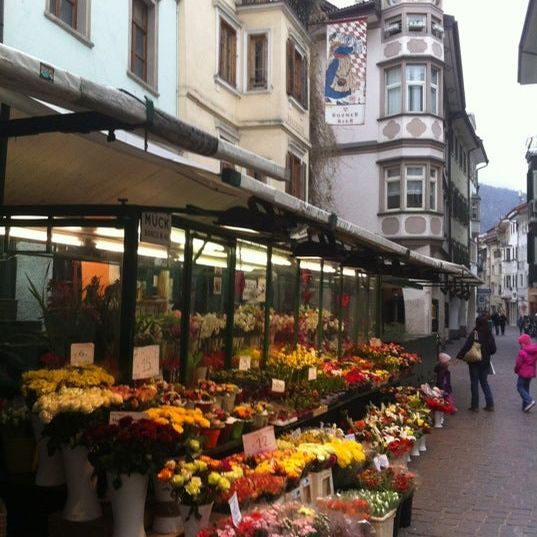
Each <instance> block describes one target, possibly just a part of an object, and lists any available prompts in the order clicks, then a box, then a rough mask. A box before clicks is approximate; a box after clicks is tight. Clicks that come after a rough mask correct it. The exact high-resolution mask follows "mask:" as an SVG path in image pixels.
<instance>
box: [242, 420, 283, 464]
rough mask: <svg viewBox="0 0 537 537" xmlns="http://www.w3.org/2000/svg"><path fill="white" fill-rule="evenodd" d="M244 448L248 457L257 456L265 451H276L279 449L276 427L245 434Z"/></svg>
mask: <svg viewBox="0 0 537 537" xmlns="http://www.w3.org/2000/svg"><path fill="white" fill-rule="evenodd" d="M242 446H243V448H244V454H245V455H246V456H247V457H251V456H253V455H257V454H258V453H261V452H263V451H274V450H275V449H276V447H277V446H276V437H275V436H274V427H264V428H263V429H259V431H254V432H253V433H248V434H243V435H242Z"/></svg>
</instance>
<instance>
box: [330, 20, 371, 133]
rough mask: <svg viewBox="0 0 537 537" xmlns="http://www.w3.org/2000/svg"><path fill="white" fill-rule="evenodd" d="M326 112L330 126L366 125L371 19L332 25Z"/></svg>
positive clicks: (346, 21)
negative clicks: (367, 65) (368, 29)
mask: <svg viewBox="0 0 537 537" xmlns="http://www.w3.org/2000/svg"><path fill="white" fill-rule="evenodd" d="M326 51H327V59H328V60H327V68H326V79H325V89H324V95H325V111H326V122H327V123H328V124H329V125H363V123H364V116H365V89H366V84H365V80H366V62H367V18H366V17H361V18H359V19H355V20H345V21H340V22H335V23H333V24H330V25H328V27H327V32H326Z"/></svg>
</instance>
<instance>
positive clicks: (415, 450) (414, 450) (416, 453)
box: [410, 440, 420, 457]
mask: <svg viewBox="0 0 537 537" xmlns="http://www.w3.org/2000/svg"><path fill="white" fill-rule="evenodd" d="M410 454H411V455H412V456H413V457H419V456H420V450H419V447H418V441H417V440H416V441H415V442H414V444H413V445H412V451H411V452H410Z"/></svg>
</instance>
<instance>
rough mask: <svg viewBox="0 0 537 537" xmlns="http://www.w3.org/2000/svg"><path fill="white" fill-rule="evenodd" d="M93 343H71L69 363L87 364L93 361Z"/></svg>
mask: <svg viewBox="0 0 537 537" xmlns="http://www.w3.org/2000/svg"><path fill="white" fill-rule="evenodd" d="M94 355H95V345H94V344H93V343H73V344H71V365H88V364H92V363H93V356H94Z"/></svg>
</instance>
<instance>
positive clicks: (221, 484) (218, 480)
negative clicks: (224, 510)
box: [207, 472, 231, 492]
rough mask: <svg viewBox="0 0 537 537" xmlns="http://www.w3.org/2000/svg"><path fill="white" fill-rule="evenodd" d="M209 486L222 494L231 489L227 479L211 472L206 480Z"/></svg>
mask: <svg viewBox="0 0 537 537" xmlns="http://www.w3.org/2000/svg"><path fill="white" fill-rule="evenodd" d="M207 482H208V483H209V485H211V486H213V487H216V488H217V489H218V490H220V491H222V492H226V491H228V490H229V488H230V487H231V482H230V481H229V479H228V478H227V477H225V476H223V475H222V474H219V473H218V472H211V473H210V474H209V477H208V478H207Z"/></svg>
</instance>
